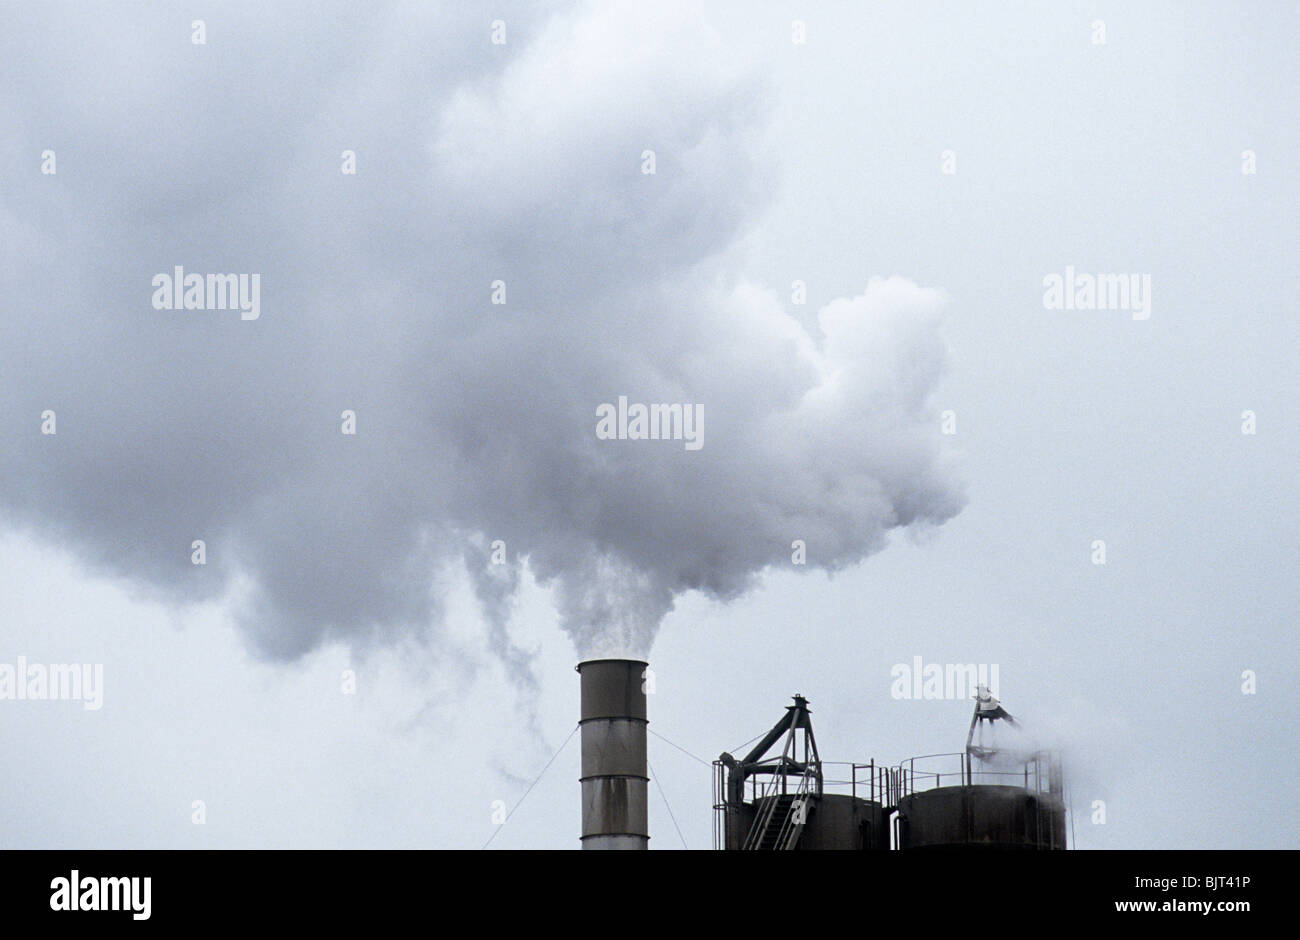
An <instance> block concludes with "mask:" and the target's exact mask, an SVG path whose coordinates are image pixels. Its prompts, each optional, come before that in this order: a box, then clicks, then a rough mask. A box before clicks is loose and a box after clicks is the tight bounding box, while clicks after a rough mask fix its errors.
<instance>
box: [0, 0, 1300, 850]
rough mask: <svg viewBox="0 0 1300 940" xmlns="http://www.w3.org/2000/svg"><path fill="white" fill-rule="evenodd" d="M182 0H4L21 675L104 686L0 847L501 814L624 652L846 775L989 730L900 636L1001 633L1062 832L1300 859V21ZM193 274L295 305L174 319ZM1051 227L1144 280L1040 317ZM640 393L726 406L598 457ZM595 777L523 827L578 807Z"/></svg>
mask: <svg viewBox="0 0 1300 940" xmlns="http://www.w3.org/2000/svg"><path fill="white" fill-rule="evenodd" d="M195 15H201V14H191V13H189V12H181V11H177V10H176V9H174V8H169V7H168V6H165V5H126V6H123V7H121V8H117V9H109V8H95V9H83V8H80V7H78V6H74V5H68V6H58V5H45V4H41V5H36V4H6V5H5V6H4V7H3V10H0V17H2V18H3V21H4V23H3V25H4V28H3V30H0V53H2V54H0V61H2V62H3V64H2V65H0V70H3V73H4V76H3V77H4V81H3V85H0V88H3V91H0V118H3V123H4V126H5V127H6V128H7V132H6V134H5V135H3V137H2V138H0V168H2V169H3V173H2V174H0V178H2V179H3V183H2V184H0V230H3V232H4V250H3V253H2V254H0V272H2V274H3V278H4V284H5V293H4V307H5V310H4V315H3V317H2V318H0V392H2V393H3V394H2V395H0V428H3V435H4V446H3V448H0V520H2V521H3V526H4V528H3V535H2V536H0V556H2V557H0V564H2V566H3V567H2V568H0V570H3V572H4V573H3V575H0V631H3V632H0V641H2V642H0V662H14V661H15V660H16V658H17V657H18V656H20V655H22V656H26V657H27V659H28V660H29V661H39V662H49V663H57V662H93V663H103V664H104V676H105V679H104V682H105V690H104V707H103V708H102V709H101V710H98V711H85V710H83V709H81V708H80V706H79V705H76V704H75V703H69V702H14V701H4V702H0V742H2V743H3V746H4V747H5V749H6V753H7V754H9V755H11V760H12V766H13V767H14V768H15V771H14V773H12V774H10V775H9V783H8V784H7V785H6V792H5V794H4V796H5V798H4V799H3V800H0V844H3V845H7V846H23V847H62V846H76V847H82V846H84V847H137V846H138V847H150V846H211V847H216V846H376V847H378V846H395V847H422V846H429V847H467V846H477V845H480V844H482V842H483V841H484V840H486V839H487V838H488V836H490V835H491V834H492V832H493V829H494V827H493V826H492V823H491V812H492V802H493V801H494V800H501V801H504V802H505V803H506V804H507V805H513V804H514V802H515V800H516V799H518V797H519V796H520V795H521V794H522V793H523V791H524V789H525V788H526V787H527V785H528V783H529V782H530V781H531V780H532V779H533V778H534V776H535V775H536V774H537V772H538V771H539V770H540V769H541V767H542V766H543V765H544V764H545V762H546V760H547V758H548V757H549V756H550V755H551V754H552V753H553V752H554V750H555V749H556V748H557V747H558V746H559V745H560V744H561V742H562V741H564V739H565V736H566V735H567V734H568V732H569V730H570V729H571V727H572V726H573V724H574V722H575V720H576V696H577V688H576V675H575V674H574V673H573V671H572V665H573V663H574V661H575V660H576V658H577V657H578V656H579V655H585V654H587V653H591V652H604V651H616V652H617V651H633V652H646V651H647V650H648V652H649V656H650V658H651V660H652V662H653V665H654V668H655V672H656V690H655V694H654V696H653V698H652V701H651V721H652V724H651V727H652V729H654V730H655V731H657V732H658V733H659V734H662V735H663V736H664V737H665V738H667V739H668V740H670V741H673V742H675V743H676V744H679V745H680V746H681V747H682V748H685V750H686V751H689V752H691V753H693V754H695V755H698V756H700V757H703V758H706V759H709V758H712V757H714V756H716V755H717V753H718V752H719V751H721V750H723V749H724V748H733V747H735V746H736V745H738V744H739V743H740V742H741V741H743V740H745V739H746V738H749V737H751V736H753V735H754V734H757V733H758V732H760V731H762V730H765V728H766V727H767V726H768V725H770V724H771V723H772V722H773V721H774V720H775V719H776V717H777V716H778V714H779V712H780V709H781V707H782V706H783V705H784V704H785V703H786V701H787V699H788V696H789V695H790V694H791V693H793V692H795V691H800V692H803V693H804V694H806V695H808V696H809V698H810V699H811V700H812V702H813V708H814V714H815V721H816V723H817V728H818V737H819V742H820V743H821V745H822V753H823V756H824V757H826V758H828V759H832V760H867V759H870V758H872V757H874V758H876V759H877V760H878V761H889V762H893V761H897V760H899V759H901V758H904V757H907V756H909V755H911V754H919V753H929V752H934V751H941V750H952V749H956V748H957V747H959V746H960V744H961V742H962V738H963V735H964V732H965V724H966V721H967V719H968V718H969V703H968V702H965V701H958V702H951V701H919V702H917V701H899V700H895V699H894V698H892V697H891V695H890V670H891V667H892V666H893V665H894V664H895V663H911V662H912V660H913V657H915V656H921V657H923V658H924V660H925V661H927V662H938V663H954V662H976V663H996V664H998V665H999V667H1000V680H1001V693H1002V696H1003V699H1004V701H1005V702H1006V704H1007V706H1008V708H1009V709H1010V710H1011V711H1012V712H1013V713H1015V714H1017V715H1018V716H1021V717H1025V718H1028V719H1029V720H1030V721H1031V723H1033V724H1034V726H1035V727H1037V728H1039V729H1040V730H1041V732H1042V734H1043V735H1044V736H1045V737H1049V738H1051V739H1053V740H1056V741H1059V742H1060V743H1062V744H1063V745H1064V746H1065V747H1066V748H1067V751H1068V754H1069V755H1070V758H1071V774H1070V782H1071V786H1072V794H1073V799H1074V806H1075V810H1076V820H1075V825H1076V833H1077V841H1078V844H1079V845H1080V846H1082V847H1201V846H1205V847H1229V846H1241V847H1251V846H1295V845H1296V844H1297V842H1300V839H1298V838H1297V837H1298V836H1300V831H1297V828H1296V823H1295V821H1294V814H1293V813H1291V812H1290V811H1289V807H1290V805H1291V804H1292V803H1293V802H1294V801H1295V799H1296V798H1297V797H1298V796H1300V792H1298V787H1297V783H1296V780H1295V779H1294V768H1295V766H1296V764H1297V757H1298V756H1300V755H1298V754H1297V750H1298V748H1297V745H1296V743H1295V741H1296V738H1297V735H1296V727H1297V720H1300V714H1297V712H1300V708H1298V707H1297V706H1298V705H1300V691H1297V684H1296V682H1295V679H1294V676H1295V675H1296V674H1297V669H1296V667H1297V665H1300V663H1298V662H1297V660H1298V659H1300V656H1297V652H1296V649H1297V644H1296V640H1295V625H1296V623H1297V616H1298V615H1300V603H1298V602H1297V594H1296V590H1295V588H1294V582H1295V580H1296V577H1295V575H1296V572H1297V567H1298V566H1297V561H1298V560H1300V558H1298V556H1300V550H1298V549H1297V540H1296V537H1295V532H1296V531H1297V523H1298V522H1300V518H1297V517H1298V516H1300V512H1298V511H1297V509H1298V501H1297V498H1296V495H1295V487H1294V478H1295V472H1294V468H1295V467H1296V465H1297V457H1300V452H1298V451H1300V447H1298V445H1297V436H1296V431H1295V409H1294V401H1295V399H1296V392H1297V391H1298V390H1300V389H1298V383H1297V382H1296V380H1295V378H1294V373H1293V368H1294V367H1293V363H1294V359H1295V350H1296V348H1297V340H1298V339H1300V327H1297V325H1296V318H1295V316H1294V315H1293V312H1292V311H1291V310H1290V309H1289V306H1290V304H1291V303H1292V302H1293V297H1294V296H1295V286H1296V285H1295V276H1294V273H1293V271H1292V266H1293V264H1294V261H1295V258H1296V249H1297V247H1300V240H1298V239H1297V237H1296V234H1297V233H1296V227H1295V221H1294V219H1295V206H1296V191H1295V182H1294V176H1293V174H1289V162H1288V161H1289V160H1291V159H1293V156H1292V155H1293V154H1294V153H1295V152H1296V145H1297V139H1296V138H1297V134H1296V129H1295V121H1294V119H1293V115H1292V114H1291V113H1290V112H1291V110H1292V109H1291V108H1290V107H1289V104H1290V102H1291V101H1292V99H1293V97H1294V89H1295V87H1296V78H1297V76H1296V71H1297V67H1296V65H1295V64H1294V63H1293V61H1292V59H1293V56H1290V55H1289V52H1290V49H1291V47H1292V46H1293V44H1294V37H1295V33H1296V26H1297V25H1298V24H1297V14H1296V13H1295V12H1294V11H1293V10H1289V9H1287V8H1285V7H1284V6H1283V5H1281V4H1277V5H1272V4H1260V5H1257V6H1254V7H1248V8H1246V9H1242V10H1232V11H1228V10H1223V9H1218V8H1216V7H1214V6H1212V5H1191V6H1189V5H1184V4H1179V5H1157V4H1152V5H1145V6H1143V7H1142V8H1141V9H1137V10H1133V9H1129V8H1128V5H1122V4H1117V5H1114V6H1113V7H1112V6H1110V5H1107V4H1101V5H1096V4H1087V5H1084V4H1055V5H1052V6H1051V7H1044V8H1041V9H1028V10H1026V9H1022V8H1018V7H1012V5H1002V6H999V5H989V7H988V8H982V9H969V10H968V9H964V8H958V9H953V8H951V7H950V6H946V5H925V4H919V5H918V4H886V5H881V6H876V5H872V6H871V8H869V9H868V8H866V7H865V5H859V4H844V5H831V4H817V5H809V7H808V8H807V9H805V8H804V6H803V5H798V4H795V5H791V4H769V5H753V4H743V5H741V4H734V5H733V4H721V3H718V4H699V5H684V6H681V7H678V8H672V7H664V6H661V5H656V10H655V11H654V12H647V11H646V10H644V9H641V8H639V7H638V6H637V5H631V4H629V5H607V4H595V5H573V6H570V5H554V6H551V7H547V8H546V10H545V11H542V10H539V9H538V8H536V6H535V5H531V4H515V5H509V4H507V5H505V6H499V7H496V8H493V9H492V10H491V11H487V10H486V9H484V10H474V9H465V8H464V6H463V5H446V6H445V8H440V7H439V6H438V5H436V4H410V5H396V6H386V5H374V6H373V7H372V6H369V5H368V6H366V7H364V8H362V7H358V8H356V9H349V8H346V7H339V8H327V9H326V11H325V12H320V11H319V10H318V9H317V7H316V6H314V5H312V6H295V5H290V4H276V5H270V6H269V8H268V7H267V6H264V5H262V6H259V5H248V6H240V5H229V6H223V7H222V8H221V9H220V10H214V11H212V12H211V13H209V14H207V16H206V20H205V25H206V33H207V35H206V44H204V45H195V44H194V43H192V41H191V20H192V19H193V18H194V16H195ZM494 19H501V20H504V21H505V23H506V36H507V41H506V42H505V43H504V44H503V45H497V44H493V43H492V42H491V22H492V20H494ZM796 19H798V20H803V21H805V22H806V24H807V42H806V43H795V42H792V36H791V21H792V20H796ZM1098 20H1101V21H1104V24H1105V26H1104V29H1105V42H1104V43H1099V42H1096V41H1095V39H1096V38H1097V35H1098V33H1097V27H1096V26H1095V25H1094V23H1095V21H1098ZM47 150H53V151H54V152H55V154H56V157H57V173H55V174H53V175H49V174H43V173H42V172H41V166H42V153H43V152H44V151H47ZM345 150H353V151H355V153H356V156H357V172H356V174H355V175H346V174H344V173H342V172H341V171H340V167H341V153H342V152H343V151H345ZM645 150H653V151H654V153H655V161H656V167H655V173H654V174H653V175H647V174H645V173H643V160H644V158H643V152H644V151H645ZM945 151H951V157H950V161H949V167H948V168H950V169H951V168H952V167H953V166H954V165H955V172H954V173H945V172H944V168H945V167H944V159H945V158H944V154H945ZM1243 151H1252V152H1253V154H1254V160H1255V164H1256V172H1254V173H1249V174H1248V173H1243V172H1242V168H1243V161H1244V160H1245V159H1246V158H1245V157H1244V156H1243ZM954 160H955V164H953V163H952V161H954ZM174 265H184V266H185V268H186V270H187V271H190V272H208V273H211V272H244V273H251V272H256V273H258V274H260V278H261V285H262V293H261V316H260V317H259V318H258V319H257V320H254V321H244V320H241V319H240V317H239V314H238V313H237V312H233V311H194V310H191V311H173V310H156V309H154V308H153V306H152V305H151V303H150V298H151V295H152V292H153V291H152V287H151V286H150V283H151V278H152V277H153V276H154V275H155V274H157V273H159V272H170V271H171V269H172V268H173V266H174ZM1067 266H1072V267H1073V268H1074V269H1075V270H1077V271H1079V272H1109V273H1137V274H1142V275H1149V276H1150V281H1151V285H1152V288H1151V305H1150V317H1149V319H1144V320H1143V319H1134V318H1133V317H1132V315H1131V314H1130V313H1129V312H1128V311H1125V310H1049V309H1045V308H1044V303H1043V279H1044V277H1046V276H1047V275H1050V274H1052V273H1060V274H1063V273H1064V272H1065V270H1066V268H1067ZM497 279H500V280H503V281H505V283H506V289H507V296H508V300H507V302H506V304H505V305H493V304H492V303H491V300H490V295H491V288H490V285H491V283H492V282H493V281H494V280H497ZM794 281H802V282H804V283H805V284H806V285H807V287H806V289H807V302H806V303H804V304H799V303H795V302H793V299H792V292H791V287H792V282H794ZM620 395H627V396H629V397H630V398H631V399H633V400H634V401H635V400H641V401H673V402H684V403H690V402H698V403H700V404H702V405H703V409H704V414H705V425H704V441H705V443H704V446H703V448H701V449H700V450H699V451H689V450H687V449H685V448H684V447H682V446H681V444H680V443H673V442H663V441H655V442H651V441H640V442H636V441H602V440H598V439H597V437H596V434H595V409H596V407H597V406H598V405H600V404H601V403H603V402H613V401H616V400H617V398H618V396H620ZM46 409H52V410H54V411H55V412H56V413H57V420H58V433H57V434H56V435H54V436H49V435H42V434H41V433H40V430H41V423H40V415H41V413H42V411H44V410H46ZM343 409H354V410H355V411H356V413H357V427H358V431H357V434H356V436H355V437H350V436H345V435H342V434H340V420H339V416H340V412H341V411H342V410H343ZM1248 410H1249V411H1252V412H1254V414H1255V416H1256V422H1257V432H1256V433H1255V434H1252V435H1247V434H1243V433H1242V421H1243V417H1242V416H1243V412H1244V411H1248ZM945 411H951V412H952V413H953V415H954V416H955V422H956V433H954V434H950V435H944V434H941V433H940V430H941V418H940V415H941V413H942V412H945ZM196 538H203V539H204V540H205V541H206V543H207V546H208V548H207V551H208V563H207V564H206V565H204V566H202V567H198V566H195V565H192V564H191V557H190V544H191V541H192V540H193V539H196ZM493 539H502V540H503V541H504V542H505V543H506V546H507V550H508V554H509V557H510V559H511V561H512V565H511V566H509V567H508V568H505V569H500V568H493V566H491V565H490V564H485V559H486V558H487V556H488V554H489V549H488V544H489V543H490V541H491V540H493ZM795 539H801V540H804V541H805V542H806V543H807V556H808V564H807V565H806V566H802V567H795V566H792V565H791V564H790V543H791V542H792V541H793V540H795ZM1095 540H1104V542H1105V544H1106V564H1105V565H1096V564H1094V563H1093V556H1094V547H1093V544H1094V541H1095ZM661 621H662V622H661ZM344 670H354V671H355V672H356V676H357V680H356V681H357V691H356V694H353V695H348V694H343V693H342V691H341V689H340V686H341V678H340V677H341V675H342V673H343V672H344ZM1246 670H1254V671H1255V672H1256V673H1257V683H1258V689H1257V692H1256V694H1253V695H1244V694H1242V674H1243V672H1244V671H1246ZM650 759H651V762H652V765H653V767H654V768H655V771H656V772H655V777H656V779H657V780H658V782H659V784H660V785H661V787H662V793H663V796H664V797H666V799H667V802H668V804H670V805H671V806H672V809H673V812H674V815H675V816H676V820H677V822H678V823H679V824H680V825H681V831H682V836H683V838H684V840H685V841H686V843H687V844H688V845H690V847H692V848H702V847H705V846H706V845H707V844H708V841H709V834H710V823H709V812H710V809H709V805H710V803H711V796H710V790H709V776H708V769H707V768H706V767H705V766H703V765H702V764H700V763H698V762H697V761H695V760H694V759H692V758H691V757H690V756H688V755H687V754H685V753H683V752H682V751H680V750H677V749H675V748H673V747H671V746H669V745H668V744H666V743H665V742H664V741H662V740H659V739H656V738H652V739H651V754H650ZM449 767H455V768H456V770H455V771H454V772H452V771H449V770H448V768H449ZM576 776H577V749H576V747H575V746H574V745H573V744H572V743H570V745H569V747H568V748H567V749H566V750H565V752H564V754H562V755H561V757H560V759H559V760H557V762H556V764H555V766H554V767H553V768H552V769H551V771H550V772H549V773H548V774H547V776H546V777H545V778H544V779H543V781H542V783H541V784H539V785H538V787H537V789H535V790H534V791H533V792H532V794H531V795H530V796H529V798H528V801H527V802H525V803H524V804H523V807H522V808H521V809H520V810H519V812H518V814H516V816H515V817H514V818H512V819H511V821H510V822H509V824H508V825H507V826H506V827H505V828H504V829H503V830H502V831H501V832H500V833H499V834H498V836H497V838H496V839H495V841H494V842H493V846H494V847H500V848H513V847H532V846H554V847H570V846H576V845H577V828H578V823H577V817H578V793H577V785H576ZM195 800H202V801H204V803H205V804H206V808H207V823H206V824H205V825H202V826H196V825H194V824H193V823H192V821H191V813H192V809H191V806H192V803H193V801H195ZM1096 800H1102V801H1105V803H1106V807H1107V815H1106V822H1105V824H1102V825H1098V824H1093V823H1092V822H1091V821H1090V814H1091V807H1092V804H1093V802H1094V801H1096ZM664 810H665V803H664V802H663V801H662V800H661V799H660V793H659V791H656V792H655V794H654V796H653V797H652V810H651V812H652V818H651V828H652V836H653V837H654V842H653V843H652V844H654V845H656V846H672V845H679V844H680V840H679V839H678V838H677V833H676V831H675V829H674V828H673V825H672V823H671V821H670V820H669V819H668V816H667V814H666V813H665V811H664Z"/></svg>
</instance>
